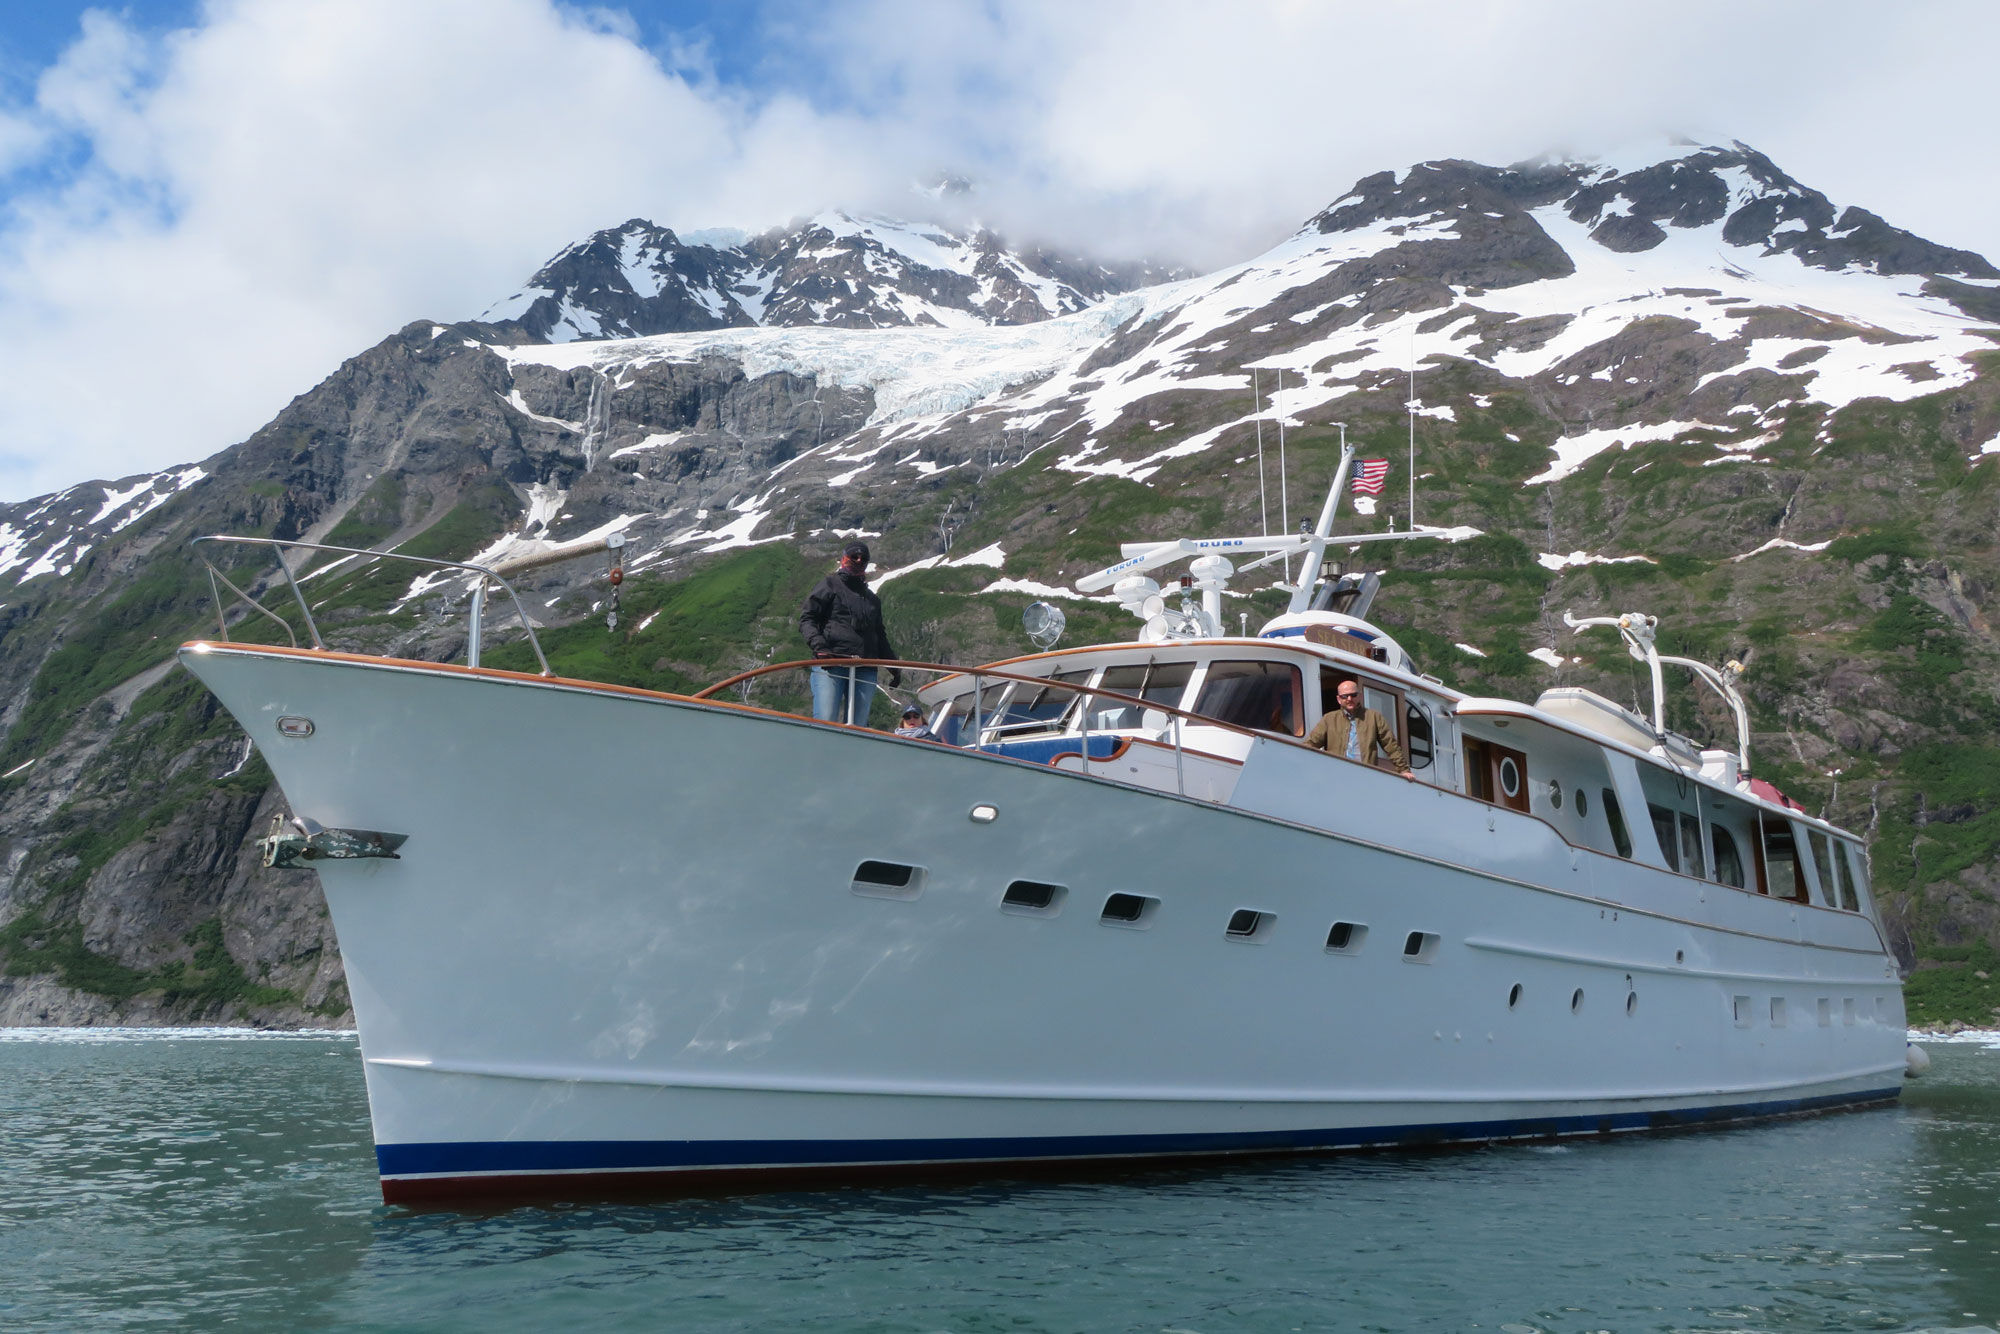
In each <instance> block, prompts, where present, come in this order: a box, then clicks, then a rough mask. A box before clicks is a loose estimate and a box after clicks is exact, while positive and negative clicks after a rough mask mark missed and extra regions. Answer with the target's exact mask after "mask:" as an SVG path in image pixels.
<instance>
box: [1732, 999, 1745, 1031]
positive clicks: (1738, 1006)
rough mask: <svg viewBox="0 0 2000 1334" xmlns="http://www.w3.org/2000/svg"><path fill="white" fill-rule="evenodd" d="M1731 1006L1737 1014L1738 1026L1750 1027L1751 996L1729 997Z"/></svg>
mask: <svg viewBox="0 0 2000 1334" xmlns="http://www.w3.org/2000/svg"><path fill="white" fill-rule="evenodd" d="M1729 1008H1730V1010H1731V1012H1732V1013H1733V1014H1734V1015H1735V1018H1736V1026H1737V1027H1738V1028H1748V1027H1750V998H1749V997H1748V996H1731V997H1730V998H1729Z"/></svg>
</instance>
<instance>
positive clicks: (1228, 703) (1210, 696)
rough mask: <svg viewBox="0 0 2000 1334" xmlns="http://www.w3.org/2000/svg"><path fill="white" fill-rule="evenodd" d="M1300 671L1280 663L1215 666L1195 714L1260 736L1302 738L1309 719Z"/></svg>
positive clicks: (1197, 700) (1204, 680) (1205, 680)
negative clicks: (1272, 734)
mask: <svg viewBox="0 0 2000 1334" xmlns="http://www.w3.org/2000/svg"><path fill="white" fill-rule="evenodd" d="M1304 689H1305V687H1304V685H1303V681H1302V678H1301V677H1300V675H1299V669H1298V668H1296V667H1292V666H1288V665H1287V664H1285V663H1280V662H1211V663H1210V664H1208V673H1207V675H1206V676H1204V677H1203V678H1202V683H1201V693H1200V694H1199V695H1198V696H1196V698H1195V702H1194V710H1193V711H1194V712H1195V713H1198V714H1200V715H1201V716H1202V717H1204V718H1213V719H1215V720H1216V721H1217V722H1223V723H1231V724H1233V725H1235V726H1237V727H1251V728H1255V729H1257V730H1258V731H1260V732H1283V733H1285V734H1286V735H1287V736H1299V735H1301V733H1302V731H1303V729H1302V728H1301V727H1300V725H1299V720H1300V719H1301V718H1303V717H1304V716H1305V701H1304Z"/></svg>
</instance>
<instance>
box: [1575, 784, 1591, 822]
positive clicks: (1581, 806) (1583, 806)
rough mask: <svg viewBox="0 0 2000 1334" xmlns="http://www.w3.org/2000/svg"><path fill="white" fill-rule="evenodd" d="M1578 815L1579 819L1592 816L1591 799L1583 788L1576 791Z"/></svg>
mask: <svg viewBox="0 0 2000 1334" xmlns="http://www.w3.org/2000/svg"><path fill="white" fill-rule="evenodd" d="M1576 813H1577V816H1578V818H1581V817H1583V816H1586V815H1588V814H1590V798H1589V797H1587V796H1585V795H1584V793H1583V789H1582V788H1578V789H1577V790H1576Z"/></svg>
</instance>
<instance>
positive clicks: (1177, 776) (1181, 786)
mask: <svg viewBox="0 0 2000 1334" xmlns="http://www.w3.org/2000/svg"><path fill="white" fill-rule="evenodd" d="M1174 793H1175V795H1177V796H1182V797H1185V796H1186V795H1187V778H1186V776H1185V775H1184V774H1183V772H1182V770H1181V717H1180V715H1179V714H1175V715H1174Z"/></svg>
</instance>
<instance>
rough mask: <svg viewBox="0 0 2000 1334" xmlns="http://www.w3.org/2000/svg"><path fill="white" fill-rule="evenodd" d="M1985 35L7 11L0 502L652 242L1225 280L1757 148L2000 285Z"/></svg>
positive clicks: (127, 458)
mask: <svg viewBox="0 0 2000 1334" xmlns="http://www.w3.org/2000/svg"><path fill="white" fill-rule="evenodd" d="M1995 49H2000V3H1994V2H1993V0H1928V2H1927V3H1924V4H1919V5H1881V4H1878V3H1873V0H1759V2H1758V3H1754V4H1747V5H1746V4H1743V3H1741V2H1740V0H1677V2H1676V3H1675V4H1673V5H1666V6H1658V5H1656V6H1640V5H1617V4H1610V5H1607V4H1604V3H1603V0H1422V3H1417V2H1416V0H1410V2H1408V3H1396V2H1394V0H1310V2H1301V0H1242V2H1241V3H1238V4H1236V5H1233V6H1230V7H1228V8H1226V9H1225V8H1223V7H1219V6H1216V5H1214V4H1212V3H1206V2H1205V0H1091V2H1090V3H1084V4H1079V3H1076V0H1005V3H1001V2H1000V0H986V2H984V3H982V2H980V0H738V2H736V3H728V2H726V0H679V2H668V0H654V2H653V3H644V2H616V3H610V4H605V5H581V4H565V3H557V0H132V2H131V3H126V4H122V5H121V4H115V3H112V4H103V5H98V6H94V7H93V6H89V5H85V4H80V3H75V0H14V3H12V4H10V5H6V6H4V7H0V366H5V367H6V368H7V372H6V373H5V374H4V375H0V500H12V499H18V498H22V497H26V496H29V495H33V494H37V493H39V492H43V491H48V490H54V489H57V488H59V487H61V486H64V485H68V484H70V483H73V482H78V481H83V480H86V479H90V478H118V477H122V476H125V475H129V474H132V473H136V472H139V471H141V470H146V469H156V468H164V467H166V466H169V465H171V464H176V463H181V462H185V461H189V460H194V459H200V458H203V457H206V456H207V455H209V454H211V453H213V452H215V451H216V450H218V449H220V448H223V447H224V446H227V445H229V444H232V443H234V442H236V441H237V440H240V439H242V438H243V437H244V436H246V435H248V434H249V433H250V432H251V431H253V430H255V429H256V428H257V427H258V426H260V425H262V424H263V423H264V422H266V421H268V420H269V419H270V418H271V417H272V416H273V415H274V414H275V413H276V412H277V410H278V409H279V408H281V407H282V406H283V405H284V403H285V402H286V401H287V400H288V399H290V398H291V397H292V396H294V395H296V394H299V393H301V392H304V391H305V390H307V389H309V388H311V386H312V385H313V384H315V383H316V382H317V381H319V380H320V379H322V378H323V377H324V376H325V375H327V374H328V373H329V372H330V371H332V370H333V369H334V368H335V367H336V366H337V365H338V364H339V362H340V361H341V360H342V359H343V358H345V357H348V356H351V355H353V354H355V353H356V352H358V351H360V350H362V349H364V348H366V347H368V346H370V345H372V344H373V343H375V342H377V341H379V340H380V339H381V338H383V337H384V336H386V335H387V334H389V333H391V332H393V331H394V330H395V329H397V328H399V327H401V326H402V325H404V324H406V323H408V322H410V321H412V320H417V319H424V318H431V319H440V320H451V319H461V318H466V317H470V316H473V315H476V314H477V313H478V312H480V311H481V310H483V309H485V308H486V307H487V306H488V305H490V304H492V303H493V302H495V301H497V300H499V299H501V298H503V297H505V296H506V295H507V294H508V293H510V292H512V291H515V290H517V289H518V287H519V286H520V284H521V282H522V280H523V279H524V278H526V277H527V276H528V275H529V274H531V273H532V272H533V271H534V270H535V269H536V268H537V267H538V266H539V265H540V263H541V262H542V261H543V260H544V259H546V258H547V257H548V256H549V255H551V254H553V253H554V252H555V251H557V250H559V249H560V248H561V247H562V246H564V245H566V244H567V243H569V242H570V241H572V240H575V239H577V238H578V237H580V236H583V235H586V234H588V233H589V232H590V231H593V230H595V229H597V228H599V227H604V226H609V225H613V224H616V223H618V222H621V221H623V220H624V219H626V218H629V217H634V216H642V217H647V218H650V219H653V220H654V221H657V222H660V223H662V224H664V225H667V226H670V227H675V228H678V229H682V230H690V229H695V228H702V227H714V226H728V227H743V228H753V229H754V228H762V227H768V226H773V225H777V224H780V223H783V222H786V221H788V220H791V219H793V218H797V217H801V216H804V215H808V214H810V213H812V212H815V211H818V210H820V209H823V208H828V207H845V208H849V209H856V210H870V209H873V210H879V211H888V212H908V211H910V210H912V209H914V208H917V207H919V204H918V203H917V200H916V197H915V195H914V192H913V191H912V189H911V187H912V185H913V184H914V183H915V182H917V181H919V180H921V179H925V178H931V177H934V176H935V174H936V173H938V172H940V171H944V170H951V171H955V172H958V173H962V174H965V175H967V176H969V177H971V178H972V179H973V180H974V181H975V182H977V184H978V194H977V196H976V198H975V205H974V206H975V208H976V209H977V211H978V217H979V220H980V221H982V222H985V223H987V224H990V225H992V226H994V227H995V228H996V229H997V230H1000V231H1001V232H1002V233H1003V234H1006V235H1008V236H1010V237H1013V238H1016V239H1020V240H1030V241H1036V242H1041V243H1053V244H1057V245H1062V246H1065V247H1068V248H1072V249H1075V250H1078V251H1084V252H1089V253H1094V254H1097V255H1101V256H1104V257H1107V258H1116V257H1134V256H1145V257H1153V258H1164V259H1174V260H1181V261H1184V262H1191V263H1194V264H1196V265H1197V266H1204V267H1206V266H1213V265H1219V264H1222V263H1227V262H1229V261H1232V260H1236V259H1241V258H1247V257H1249V256H1250V255H1253V254H1256V253H1258V252H1260V251H1261V250H1263V249H1265V248H1267V247H1268V246H1270V245H1272V244H1273V243H1275V242H1276V241H1278V240H1279V239H1281V238H1282V237H1284V236H1285V235H1286V234H1288V233H1289V232H1290V231H1292V230H1293V229H1295V228H1296V227H1297V226H1298V225H1299V224H1300V223H1301V222H1302V221H1303V220H1304V219H1305V218H1307V217H1309V216H1311V215H1312V214H1313V213H1315V212H1316V211H1318V210H1319V209H1321V208H1323V207H1324V206H1325V205H1326V204H1327V203H1329V202H1331V201H1332V200H1333V199H1335V198H1337V197H1338V196H1339V195H1341V194H1342V193H1343V192H1345V190H1346V189H1347V187H1348V186H1349V185H1350V184H1351V183H1352V182H1353V181H1354V180H1356V179H1357V178H1358V177H1360V176H1363V175H1366V174H1369V173H1372V172H1376V171H1381V170H1385V169H1391V170H1400V169H1401V168H1403V167H1406V166H1408V165H1409V164H1411V163H1413V162H1416V161H1421V160H1423V159H1426V158H1435V157H1466V158H1473V159H1476V160H1480V161H1486V162H1512V161H1518V160H1520V159H1523V158H1527V157H1533V156H1537V155H1540V154H1543V153H1547V152H1551V151H1567V152H1572V153H1577V154H1581V155H1588V154H1592V153H1598V152H1616V151H1621V150H1623V149H1625V148H1626V147H1627V146H1628V145H1631V144H1635V143H1636V144H1645V143H1654V144H1657V143H1659V142H1660V141H1661V139H1662V138H1663V137H1664V136H1665V135H1667V134H1671V133H1679V134H1685V135H1689V136H1692V137H1694V138H1697V139H1701V140H1704V141H1707V142H1726V141H1728V140H1730V139H1741V140H1743V141H1745V142H1747V143H1749V144H1751V145H1752V146H1754V147H1756V148H1759V149H1761V150H1763V151H1764V152H1766V153H1768V154H1770V155H1771V157H1773V158H1774V159H1775V160H1776V161H1777V162H1778V164H1779V165H1780V166H1781V167H1784V168H1785V169H1786V170H1788V171H1790V172H1791V173H1792V174H1793V175H1794V176H1796V177H1798V178H1799V179H1801V180H1803V181H1804V182H1806V183H1807V184H1809V185H1812V186H1814V187H1815V188H1818V189H1820V190H1822V191H1824V192H1825V193H1827V194H1828V195H1829V196H1831V197H1832V198H1833V199H1834V201H1835V202H1836V203H1837V204H1860V205H1863V206H1865V207H1868V208H1871V209H1873V210H1875V211H1876V212H1878V213H1880V214H1882V215H1883V216H1885V217H1886V218H1888V220H1889V221H1890V222H1892V223H1895V224H1897V225H1899V226H1904V227H1908V228H1910V229H1912V230H1914V231H1916V232H1918V233H1920V234H1922V235H1925V236H1927V237H1930V238H1931V239H1933V240H1936V241H1940V242H1943V243H1946V244H1949V245H1955V246H1962V247H1967V248H1971V249H1975V250H1980V251H1983V252H1985V253H1987V254H1989V255H1991V256H1995V257H2000V173H1995V172H1994V171H1993V170H1992V164H1993V161H1994V154H1993V151H1992V148H1991V146H1990V142H1989V136H1988V130H1987V127H1988V125H1989V124H1990V110H1989V108H1988V106H1987V104H1986V103H1987V98H1988V94H1987V93H1986V89H1987V88H1988V87H1989V84H1990V80H1989V71H1988V65H1989V63H1990V54H1989V53H1990V52H1992V51H1994V50H1995Z"/></svg>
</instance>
